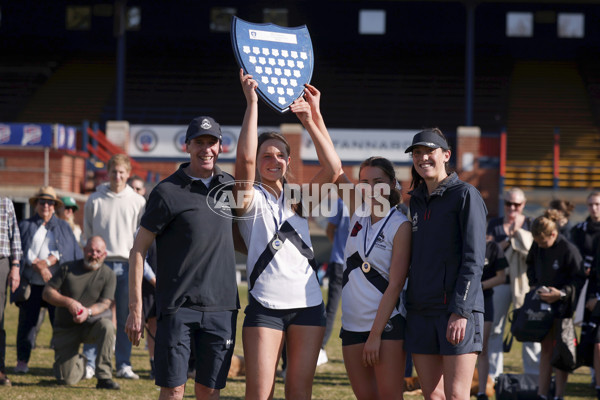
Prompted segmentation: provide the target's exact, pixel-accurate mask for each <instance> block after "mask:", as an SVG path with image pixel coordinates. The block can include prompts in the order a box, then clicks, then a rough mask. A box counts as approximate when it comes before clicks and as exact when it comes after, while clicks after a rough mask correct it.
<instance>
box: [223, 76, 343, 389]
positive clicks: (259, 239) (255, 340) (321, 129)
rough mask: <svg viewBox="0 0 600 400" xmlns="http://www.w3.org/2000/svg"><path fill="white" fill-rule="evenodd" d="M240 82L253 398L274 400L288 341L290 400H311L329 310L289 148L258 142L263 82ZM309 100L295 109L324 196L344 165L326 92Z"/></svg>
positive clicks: (246, 337)
mask: <svg viewBox="0 0 600 400" xmlns="http://www.w3.org/2000/svg"><path fill="white" fill-rule="evenodd" d="M240 82H241V84H242V88H243V91H244V95H245V97H246V102H247V108H246V113H245V115H244V121H243V125H242V130H241V132H240V137H239V140H238V145H237V155H236V165H235V177H236V185H235V187H234V196H235V198H236V199H241V198H242V195H243V204H242V207H241V208H239V209H237V215H238V226H239V229H240V233H241V235H242V237H243V238H244V241H245V242H246V246H247V248H248V260H247V265H246V268H247V276H248V292H249V296H248V297H249V305H248V307H247V308H246V310H245V314H246V316H245V319H244V327H243V332H242V338H243V344H244V356H245V361H246V398H247V399H268V398H270V397H272V393H273V388H274V382H275V370H276V367H277V362H278V360H279V356H280V353H281V349H282V346H283V343H284V339H285V345H286V351H287V369H286V381H285V393H286V398H294V399H310V397H311V393H312V381H313V377H314V372H315V368H316V364H317V357H318V354H319V349H320V346H321V342H322V340H323V335H324V332H325V308H324V305H323V297H322V294H321V289H320V287H319V283H318V280H317V277H316V267H317V265H316V262H315V260H314V255H313V252H312V245H311V241H310V236H309V231H308V221H307V219H306V215H304V214H303V210H302V206H301V204H293V203H294V202H295V201H297V199H292V198H291V195H290V192H289V190H286V189H287V185H286V181H285V177H286V175H287V173H288V168H289V163H290V147H289V144H288V143H287V141H286V139H285V137H283V136H282V135H281V134H279V133H274V132H269V133H263V134H261V135H260V136H258V134H257V124H258V97H257V95H256V91H255V89H256V87H257V83H256V81H255V80H254V79H252V76H251V75H245V74H244V73H243V71H242V70H240ZM304 96H305V98H306V100H304V99H302V98H300V99H298V100H296V101H295V102H294V103H293V104H292V105H291V106H290V110H291V111H292V112H293V113H295V114H296V115H297V116H298V118H299V119H300V122H301V123H302V125H303V126H304V127H305V128H306V130H307V131H308V133H309V134H310V136H311V138H312V140H313V142H314V144H315V148H316V150H317V155H318V157H319V162H320V165H321V169H320V170H319V172H318V173H317V174H316V175H315V177H314V178H313V179H312V181H311V183H312V184H316V190H318V189H319V187H320V185H322V184H325V183H331V182H334V181H335V180H336V179H337V177H338V175H339V173H340V171H341V161H340V159H339V157H338V156H337V154H336V153H335V150H334V148H333V143H332V142H331V139H330V138H329V134H328V133H327V129H326V128H325V124H324V122H323V118H322V116H321V113H320V111H319V98H320V93H319V92H318V91H317V90H316V89H315V88H314V87H313V86H310V85H307V86H306V89H305V95H304ZM255 181H256V182H255ZM319 193H320V190H319ZM292 200H293V201H292Z"/></svg>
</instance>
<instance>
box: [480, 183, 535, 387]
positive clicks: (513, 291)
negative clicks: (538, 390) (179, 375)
mask: <svg viewBox="0 0 600 400" xmlns="http://www.w3.org/2000/svg"><path fill="white" fill-rule="evenodd" d="M503 198H504V216H503V217H498V218H492V219H491V220H490V221H489V222H488V226H487V237H488V239H491V240H494V241H495V242H496V243H498V244H499V245H500V248H501V249H502V250H503V251H504V255H505V256H506V260H507V261H508V265H509V268H508V270H507V271H506V281H505V283H503V284H501V285H498V286H496V287H495V288H494V294H493V297H492V301H493V303H494V321H493V322H492V330H491V333H490V339H489V341H488V353H489V359H490V375H491V376H492V378H494V379H495V378H497V377H498V375H500V374H501V373H502V372H503V368H504V351H503V345H502V338H503V335H504V327H505V325H506V318H507V316H508V311H509V309H510V305H511V303H512V304H513V308H518V307H520V306H522V305H523V300H524V298H525V294H526V293H527V292H528V291H529V284H528V281H527V264H526V263H525V259H526V257H527V253H528V252H529V248H530V247H531V243H533V237H532V236H531V232H530V231H531V219H529V217H527V216H525V215H524V214H523V209H524V208H525V203H526V202H527V199H526V198H525V193H524V192H523V191H522V190H521V189H519V188H516V187H515V188H511V189H509V190H508V191H507V192H505V193H504V195H503ZM521 351H522V359H523V370H524V372H525V373H526V374H528V375H530V376H531V377H532V378H534V379H536V380H537V376H538V373H539V361H540V360H539V357H540V351H541V347H540V344H539V343H532V342H524V343H523V345H522V350H521Z"/></svg>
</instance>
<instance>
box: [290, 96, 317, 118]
mask: <svg viewBox="0 0 600 400" xmlns="http://www.w3.org/2000/svg"><path fill="white" fill-rule="evenodd" d="M290 111H291V112H293V113H294V114H296V116H297V117H298V119H299V120H300V122H303V123H304V122H308V121H310V120H311V119H312V112H311V109H310V105H309V104H308V103H307V102H306V101H305V100H304V99H303V98H302V97H300V98H298V99H296V100H294V102H293V103H292V104H291V105H290Z"/></svg>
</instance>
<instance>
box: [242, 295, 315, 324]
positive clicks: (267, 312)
mask: <svg viewBox="0 0 600 400" xmlns="http://www.w3.org/2000/svg"><path fill="white" fill-rule="evenodd" d="M244 313H245V314H246V317H245V318H244V327H260V328H271V329H276V330H278V331H286V330H287V328H288V327H289V326H290V325H305V326H325V324H326V322H327V314H326V313H325V305H324V304H323V302H321V304H319V305H318V306H313V307H302V308H290V309H286V310H274V309H271V308H266V307H264V306H263V305H262V304H260V303H259V302H258V301H256V300H255V299H254V297H252V295H249V296H248V306H247V307H246V309H245V310H244Z"/></svg>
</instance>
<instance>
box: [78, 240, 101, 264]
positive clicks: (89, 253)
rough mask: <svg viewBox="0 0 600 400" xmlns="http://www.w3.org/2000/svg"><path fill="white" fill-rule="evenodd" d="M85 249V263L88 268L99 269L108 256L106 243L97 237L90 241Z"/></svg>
mask: <svg viewBox="0 0 600 400" xmlns="http://www.w3.org/2000/svg"><path fill="white" fill-rule="evenodd" d="M83 251H84V252H85V258H84V260H83V264H84V265H85V267H86V268H87V269H98V268H99V267H100V266H101V265H102V263H103V262H104V259H105V258H106V245H105V244H104V242H103V241H102V240H99V239H97V238H96V239H94V240H92V241H90V242H88V244H87V245H86V246H85V248H84V249H83Z"/></svg>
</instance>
